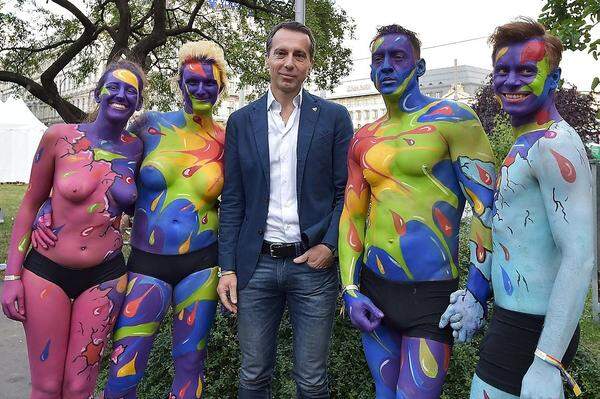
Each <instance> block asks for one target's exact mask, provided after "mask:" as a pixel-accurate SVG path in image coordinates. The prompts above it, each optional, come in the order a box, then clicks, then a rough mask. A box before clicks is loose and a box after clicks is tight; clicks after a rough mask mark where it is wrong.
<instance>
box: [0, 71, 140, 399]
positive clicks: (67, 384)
mask: <svg viewBox="0 0 600 399" xmlns="http://www.w3.org/2000/svg"><path fill="white" fill-rule="evenodd" d="M142 86H143V73H142V72H141V70H140V69H139V67H137V66H136V65H134V64H131V63H129V62H126V61H119V62H117V63H115V64H112V65H111V66H109V68H108V69H107V71H106V72H105V73H104V74H103V75H102V77H101V79H100V81H99V82H98V85H97V87H96V90H95V92H94V95H95V99H96V102H97V103H98V104H99V112H98V116H97V117H96V119H95V120H94V121H93V122H90V123H82V124H78V125H66V124H59V125H53V126H51V127H50V128H49V129H48V131H47V132H46V133H45V134H44V136H43V137H42V139H41V142H40V145H39V147H38V150H37V153H36V155H35V157H34V162H33V166H32V169H31V178H30V184H29V187H28V188H27V191H26V193H25V196H24V198H23V202H22V204H21V206H20V208H19V212H18V214H17V217H16V220H15V226H14V229H13V234H12V238H11V242H10V247H9V256H8V269H7V274H6V275H5V278H4V280H5V283H4V292H3V295H2V307H3V311H4V313H5V314H6V315H7V316H8V317H10V318H12V319H15V320H20V321H22V322H23V325H24V328H25V333H26V337H27V349H28V353H29V366H30V370H31V385H32V387H31V396H30V397H31V398H32V399H42V398H43V399H60V398H64V399H71V398H72V399H81V398H88V397H91V395H92V393H93V391H94V387H95V385H96V377H97V375H98V368H99V365H100V359H101V354H102V350H103V348H104V346H105V344H106V340H107V336H108V335H109V334H110V332H111V331H112V328H113V325H114V323H115V320H116V318H117V315H118V311H119V309H120V307H121V304H122V302H123V298H124V295H125V289H126V285H127V277H126V269H125V260H124V258H123V254H122V253H121V246H122V238H121V234H120V232H119V229H118V227H119V222H120V219H121V214H122V212H123V210H124V209H126V208H128V207H130V206H131V205H132V204H133V203H134V202H135V200H136V197H137V190H136V185H135V182H134V177H135V173H136V171H137V169H138V166H139V161H140V160H141V155H142V143H141V141H140V140H139V139H138V138H136V137H135V136H132V135H131V134H129V133H127V132H126V131H125V126H126V125H127V121H128V120H129V118H130V116H131V115H132V114H133V112H134V111H135V110H136V109H140V108H141V105H142V97H141V93H142V88H143V87H142ZM50 191H52V194H53V195H52V199H51V205H52V208H53V210H54V221H55V228H54V234H56V235H58V236H60V240H58V241H57V242H56V244H55V245H53V246H51V247H50V248H49V249H47V250H46V251H44V254H43V255H42V254H41V253H39V252H37V251H36V250H35V249H32V250H31V251H30V252H29V254H27V250H28V249H29V243H30V241H29V236H30V232H31V224H32V221H33V220H34V218H35V213H36V211H37V210H38V208H39V207H40V205H41V204H42V202H43V201H44V200H46V198H47V197H48V195H49V194H50ZM26 254H27V256H25V255H26ZM24 395H25V394H24Z"/></svg>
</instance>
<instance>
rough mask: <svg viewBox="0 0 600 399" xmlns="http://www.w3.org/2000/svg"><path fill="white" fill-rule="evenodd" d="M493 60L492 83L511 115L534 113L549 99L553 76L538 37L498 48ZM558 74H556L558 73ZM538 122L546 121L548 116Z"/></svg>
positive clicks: (519, 116)
mask: <svg viewBox="0 0 600 399" xmlns="http://www.w3.org/2000/svg"><path fill="white" fill-rule="evenodd" d="M495 58H496V59H495V60H494V72H493V86H494V92H495V93H496V96H498V98H499V99H500V102H501V103H502V108H503V109H504V110H505V111H506V112H507V113H508V114H509V115H510V116H511V117H513V118H517V119H520V118H523V117H527V116H529V115H534V114H536V113H537V112H538V111H539V110H540V109H541V108H544V106H545V105H546V104H547V103H548V102H549V101H552V98H551V96H552V93H553V92H554V89H555V88H556V85H557V83H558V82H557V80H558V79H557V76H556V74H553V73H552V72H553V71H551V70H550V63H549V61H548V56H547V54H546V49H545V46H544V41H543V40H542V39H539V38H536V39H530V40H527V41H525V42H521V43H516V44H512V45H510V46H508V47H503V48H501V49H499V50H498V52H497V54H496V57H495ZM558 76H559V75H558ZM542 119H546V120H544V121H538V123H539V122H541V123H544V122H546V121H547V120H548V119H549V116H546V117H544V118H542Z"/></svg>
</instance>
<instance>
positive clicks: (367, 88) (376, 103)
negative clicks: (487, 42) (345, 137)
mask: <svg viewBox="0 0 600 399" xmlns="http://www.w3.org/2000/svg"><path fill="white" fill-rule="evenodd" d="M365 61H366V60H365ZM360 64H366V65H360ZM358 66H360V67H361V68H362V70H363V71H365V73H363V74H362V76H361V74H354V76H352V75H351V76H350V77H349V78H348V79H346V80H343V81H342V82H341V83H340V85H339V86H338V87H336V88H335V89H334V90H333V91H330V92H321V93H320V94H321V96H322V97H324V98H326V99H328V100H331V101H334V102H336V103H338V104H341V105H343V106H344V107H346V108H347V109H348V112H349V113H350V117H351V118H352V124H353V125H354V128H355V129H359V128H360V127H362V126H364V125H365V124H367V123H371V122H373V121H375V120H376V119H378V118H380V117H381V116H383V115H384V114H385V113H386V109H385V104H384V102H383V98H382V97H381V95H380V94H379V92H378V91H377V90H376V89H375V86H374V85H373V82H371V78H370V76H368V75H367V73H368V72H369V70H370V68H369V66H368V64H367V63H366V62H362V63H358V65H355V68H354V70H355V71H357V70H358V68H357V67H358ZM490 73H491V71H489V70H487V69H483V68H478V67H474V66H470V65H456V62H455V65H454V66H452V67H447V68H437V69H431V70H427V72H425V74H424V75H423V76H422V77H421V78H419V86H420V88H421V92H422V93H423V94H425V95H427V96H429V97H433V98H448V99H453V100H458V101H462V102H466V103H469V104H470V103H472V101H473V99H474V95H475V93H476V92H477V90H478V89H479V88H480V87H481V86H483V85H484V84H485V83H486V81H487V79H488V77H489V75H490Z"/></svg>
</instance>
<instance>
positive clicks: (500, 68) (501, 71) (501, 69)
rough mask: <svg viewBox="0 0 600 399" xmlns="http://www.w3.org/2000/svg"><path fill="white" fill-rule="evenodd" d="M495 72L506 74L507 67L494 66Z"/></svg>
mask: <svg viewBox="0 0 600 399" xmlns="http://www.w3.org/2000/svg"><path fill="white" fill-rule="evenodd" d="M495 72H496V74H497V75H506V74H507V73H508V69H506V68H505V67H496V69H495Z"/></svg>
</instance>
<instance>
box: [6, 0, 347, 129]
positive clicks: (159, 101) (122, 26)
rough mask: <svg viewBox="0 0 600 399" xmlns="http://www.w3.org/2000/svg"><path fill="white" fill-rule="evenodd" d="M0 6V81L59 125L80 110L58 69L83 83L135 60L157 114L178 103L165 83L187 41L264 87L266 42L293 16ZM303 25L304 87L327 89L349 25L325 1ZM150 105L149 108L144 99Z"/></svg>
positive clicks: (165, 6) (140, 2)
mask: <svg viewBox="0 0 600 399" xmlns="http://www.w3.org/2000/svg"><path fill="white" fill-rule="evenodd" d="M50 3H54V6H53V7H49V6H48V1H46V2H41V1H39V0H38V1H36V0H13V1H11V7H7V6H6V4H3V0H0V10H2V11H0V26H2V29H1V30H0V81H5V82H12V83H14V84H17V85H19V86H21V87H23V88H25V89H26V90H27V91H28V92H29V93H31V95H33V96H34V97H36V98H38V99H39V100H41V101H43V102H45V103H47V104H49V105H50V106H51V107H53V108H54V109H55V110H56V111H57V112H58V113H59V115H60V116H61V117H62V118H63V119H64V120H65V121H67V122H78V121H81V120H83V119H84V118H85V116H86V114H85V112H84V111H83V110H81V109H79V108H78V107H76V106H75V105H74V104H72V103H71V102H70V101H69V100H68V99H67V98H64V97H63V96H61V94H60V93H59V89H58V87H57V84H56V82H55V80H56V78H57V76H58V75H59V74H60V73H61V71H66V73H68V74H70V75H71V76H72V77H73V78H74V79H75V80H76V81H77V82H82V81H83V80H84V79H85V78H86V77H87V76H88V75H89V74H90V73H92V72H93V71H95V70H96V68H98V67H102V66H103V65H104V64H107V63H109V62H110V61H111V60H114V59H116V58H119V57H125V58H127V59H130V60H132V61H135V62H138V63H139V64H140V65H142V67H143V68H144V70H146V71H147V72H148V77H149V80H150V85H149V93H148V94H147V95H146V98H147V101H146V104H147V105H149V106H155V107H158V108H160V109H165V108H167V107H168V106H169V105H172V104H173V99H174V98H177V97H176V96H175V95H174V93H173V92H172V91H171V85H170V84H169V78H170V77H171V76H173V75H174V74H175V72H176V67H177V63H176V49H177V48H178V47H179V46H180V45H181V44H182V43H183V42H186V41H189V40H200V39H207V40H213V41H215V42H217V43H218V44H219V45H220V46H221V47H222V48H223V50H224V52H225V58H226V60H227V63H228V65H229V67H230V68H231V71H233V73H234V74H236V75H237V76H238V78H239V81H240V84H241V85H249V86H252V87H255V88H258V89H260V88H263V87H265V85H266V82H267V81H268V75H267V71H266V69H265V68H264V56H265V42H266V36H267V34H268V32H269V30H270V29H271V28H272V27H273V26H274V25H276V24H277V23H279V22H281V21H284V20H290V19H293V18H294V12H293V1H283V0H198V1H190V0H168V1H167V0H152V1H144V0H129V1H128V0H79V1H69V0H50ZM306 21H307V25H308V26H309V27H310V28H311V29H312V30H313V33H314V35H315V40H316V43H317V53H316V55H315V67H314V71H313V73H312V76H311V78H312V80H313V82H314V83H316V85H317V86H318V87H319V88H322V89H330V88H332V87H334V86H335V85H336V84H337V83H338V82H339V81H340V79H341V78H342V77H343V76H345V75H347V74H348V72H349V70H350V67H351V65H352V63H351V60H350V54H351V51H350V49H348V48H346V47H344V46H343V40H344V37H345V36H348V35H349V36H352V35H353V32H354V22H353V21H352V19H351V18H350V17H349V16H348V15H347V14H346V12H345V11H344V10H342V9H340V8H338V7H336V6H335V4H334V0H309V1H307V9H306ZM148 100H149V101H148Z"/></svg>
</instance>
